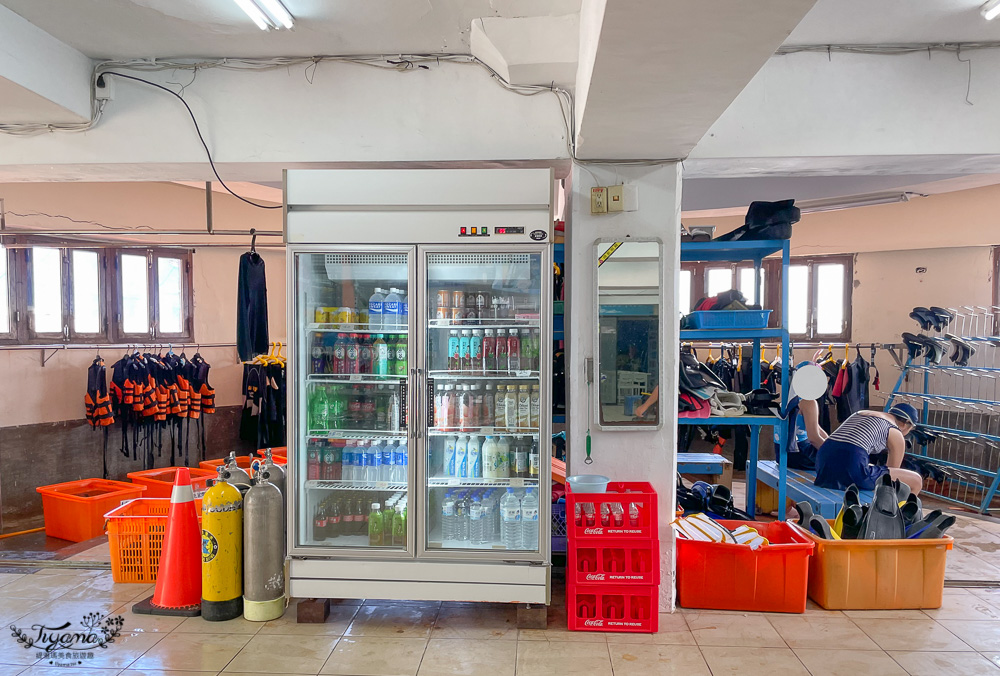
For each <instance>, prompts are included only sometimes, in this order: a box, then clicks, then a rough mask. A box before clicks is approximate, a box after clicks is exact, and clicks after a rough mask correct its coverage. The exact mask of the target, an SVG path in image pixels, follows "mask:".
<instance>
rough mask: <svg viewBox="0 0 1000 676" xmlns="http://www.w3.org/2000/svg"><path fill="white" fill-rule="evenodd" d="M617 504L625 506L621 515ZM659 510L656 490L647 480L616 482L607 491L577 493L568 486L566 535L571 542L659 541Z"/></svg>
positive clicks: (622, 507) (610, 484) (609, 485)
mask: <svg viewBox="0 0 1000 676" xmlns="http://www.w3.org/2000/svg"><path fill="white" fill-rule="evenodd" d="M615 504H618V505H620V506H621V513H620V517H619V518H616V510H614V509H613V505H615ZM577 505H579V506H580V514H579V515H577ZM588 505H590V508H588ZM605 505H606V506H607V511H605V507H604V506H605ZM591 510H592V511H591ZM656 510H657V499H656V491H654V490H653V487H652V486H651V485H650V484H648V483H646V482H645V481H612V482H611V483H609V484H608V491H607V492H606V493H574V492H573V490H572V488H570V486H569V484H567V485H566V534H567V537H568V538H569V540H570V541H571V542H572V541H574V540H583V539H588V538H598V539H602V540H603V539H608V538H628V539H632V540H638V539H646V540H657V539H659V532H658V526H657V511H656Z"/></svg>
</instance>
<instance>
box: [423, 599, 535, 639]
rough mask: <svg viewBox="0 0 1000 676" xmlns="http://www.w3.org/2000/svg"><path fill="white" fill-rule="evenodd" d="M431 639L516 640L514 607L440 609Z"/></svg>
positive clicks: (515, 609)
mask: <svg viewBox="0 0 1000 676" xmlns="http://www.w3.org/2000/svg"><path fill="white" fill-rule="evenodd" d="M431 638H475V639H490V640H495V639H506V640H516V639H517V608H516V607H514V606H502V607H492V608H474V607H464V608H463V607H453V606H449V607H448V608H443V607H442V608H441V610H440V612H439V613H438V616H437V620H436V621H435V622H434V626H433V628H432V629H431Z"/></svg>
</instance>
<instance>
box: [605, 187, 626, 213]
mask: <svg viewBox="0 0 1000 676" xmlns="http://www.w3.org/2000/svg"><path fill="white" fill-rule="evenodd" d="M624 187H625V186H623V185H609V186H608V213H609V214H610V213H613V212H616V211H625V199H624V191H623V190H622V189H623V188H624Z"/></svg>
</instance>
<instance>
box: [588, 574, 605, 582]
mask: <svg viewBox="0 0 1000 676" xmlns="http://www.w3.org/2000/svg"><path fill="white" fill-rule="evenodd" d="M587 580H588V581H590V580H598V581H603V580H604V573H587Z"/></svg>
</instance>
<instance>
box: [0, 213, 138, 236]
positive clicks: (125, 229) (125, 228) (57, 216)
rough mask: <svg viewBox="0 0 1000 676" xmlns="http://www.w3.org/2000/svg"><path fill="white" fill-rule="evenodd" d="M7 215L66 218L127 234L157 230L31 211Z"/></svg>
mask: <svg viewBox="0 0 1000 676" xmlns="http://www.w3.org/2000/svg"><path fill="white" fill-rule="evenodd" d="M6 213H8V214H10V215H11V216H19V217H21V218H32V217H34V216H45V217H46V218H64V219H66V220H67V221H69V222H71V223H79V224H81V225H96V226H97V227H99V228H104V229H105V230H112V231H114V230H124V231H126V232H128V231H131V230H150V231H153V230H155V228H153V227H152V226H149V225H136V226H132V227H115V226H113V225H104V224H103V223H98V222H97V221H81V220H78V219H76V218H73V217H72V216H63V215H62V214H47V213H45V212H44V211H29V212H27V213H23V214H19V213H18V212H16V211H7V212H6Z"/></svg>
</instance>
